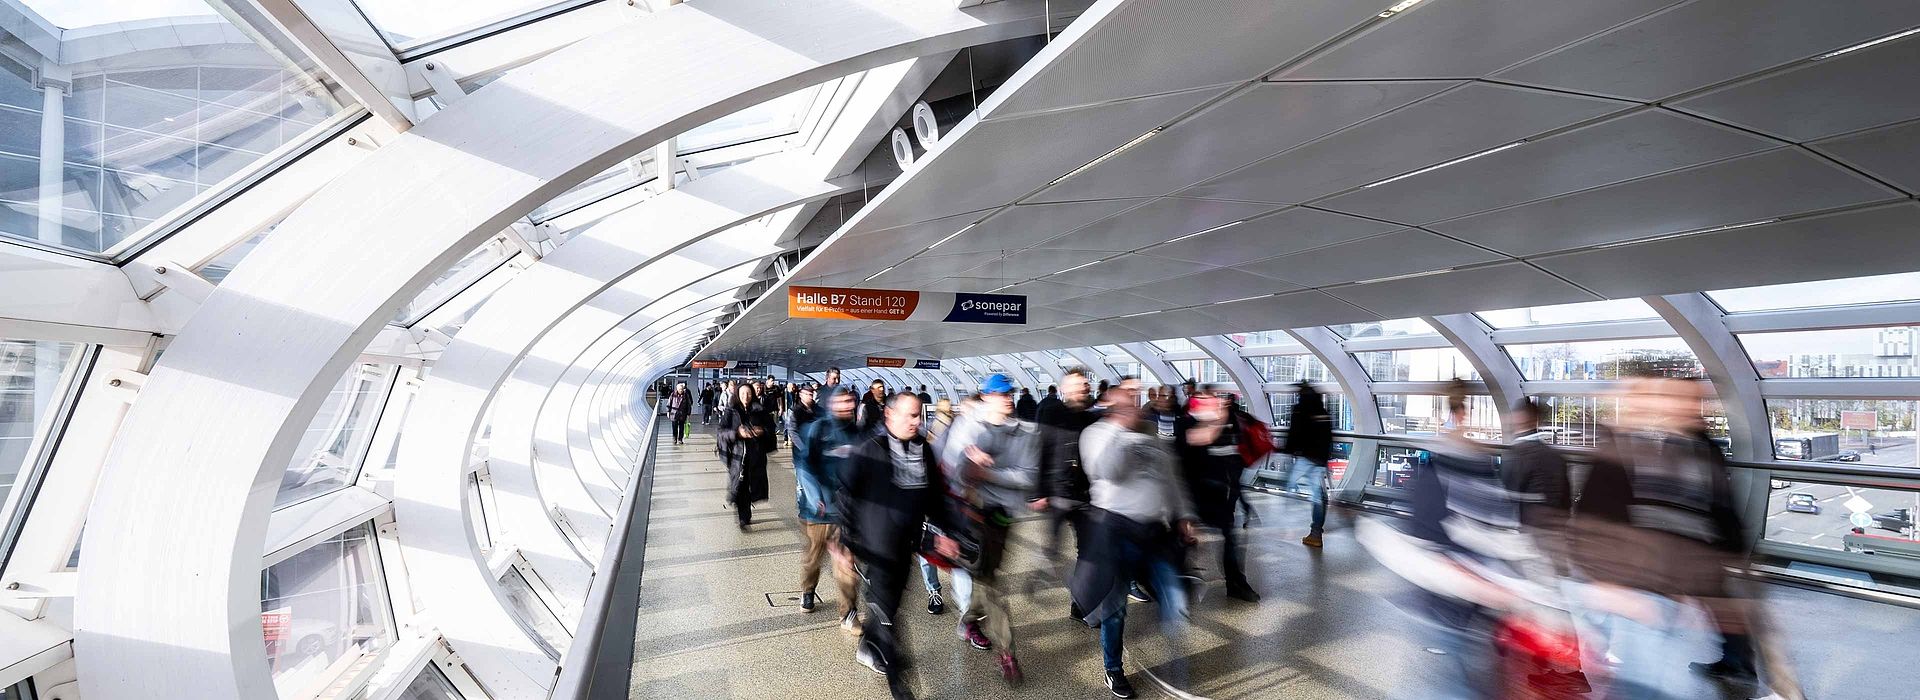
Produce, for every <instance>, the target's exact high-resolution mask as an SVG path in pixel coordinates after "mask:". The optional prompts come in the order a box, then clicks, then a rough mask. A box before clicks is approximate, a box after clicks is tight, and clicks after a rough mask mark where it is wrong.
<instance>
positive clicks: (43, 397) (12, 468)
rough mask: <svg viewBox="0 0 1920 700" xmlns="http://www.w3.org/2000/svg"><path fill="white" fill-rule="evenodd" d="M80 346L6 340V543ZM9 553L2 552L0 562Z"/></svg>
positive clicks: (0, 347)
mask: <svg viewBox="0 0 1920 700" xmlns="http://www.w3.org/2000/svg"><path fill="white" fill-rule="evenodd" d="M79 349H80V346H79V345H78V344H75V343H58V342H52V341H44V340H40V341H35V340H0V527H7V528H8V529H9V532H6V533H0V534H4V535H5V536H3V537H0V542H11V541H12V539H13V533H12V532H11V525H10V523H12V522H14V518H13V515H14V510H16V509H17V508H19V505H18V502H19V500H20V499H21V496H22V494H20V493H17V492H16V488H15V487H17V486H21V485H23V484H25V483H26V481H27V478H26V477H27V476H28V475H29V474H30V473H31V471H32V469H33V467H34V466H35V464H34V462H35V461H36V460H35V456H36V454H37V453H38V452H39V450H38V449H36V448H37V447H38V444H37V442H36V441H38V440H43V439H45V438H46V435H47V431H48V430H49V429H50V428H51V427H52V425H53V416H54V414H56V413H58V412H59V410H60V403H59V401H58V399H59V397H60V395H61V394H62V393H63V392H64V391H65V388H66V387H65V384H64V383H63V382H62V381H61V380H62V378H63V377H65V376H66V372H67V368H68V367H69V366H70V365H71V364H72V363H73V360H74V358H75V357H76V356H77V354H78V353H77V352H76V351H77V350H79ZM5 553H6V552H4V551H0V556H3V555H5Z"/></svg>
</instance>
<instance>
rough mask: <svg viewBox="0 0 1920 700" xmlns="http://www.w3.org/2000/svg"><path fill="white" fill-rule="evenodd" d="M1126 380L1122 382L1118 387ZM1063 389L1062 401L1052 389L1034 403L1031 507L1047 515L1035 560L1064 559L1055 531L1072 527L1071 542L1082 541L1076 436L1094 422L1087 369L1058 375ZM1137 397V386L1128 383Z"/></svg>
mask: <svg viewBox="0 0 1920 700" xmlns="http://www.w3.org/2000/svg"><path fill="white" fill-rule="evenodd" d="M1126 383H1127V382H1125V381H1123V382H1122V384H1126ZM1060 386H1062V387H1064V388H1065V389H1066V392H1065V394H1066V397H1065V399H1062V398H1061V396H1060V393H1059V392H1058V391H1049V392H1048V393H1047V398H1046V400H1044V401H1041V402H1040V413H1039V415H1038V416H1036V418H1037V419H1038V420H1037V422H1038V423H1039V424H1040V440H1041V441H1040V475H1039V479H1038V488H1036V489H1035V491H1034V500H1033V509H1034V510H1035V511H1039V512H1043V513H1047V514H1048V516H1049V517H1048V522H1047V533H1048V537H1047V545H1046V550H1045V553H1044V554H1043V555H1042V557H1041V559H1042V560H1043V561H1050V562H1062V565H1063V566H1064V565H1065V561H1066V560H1063V559H1062V558H1061V557H1060V533H1061V528H1063V527H1064V526H1067V525H1072V526H1073V533H1074V541H1076V542H1084V541H1086V532H1085V528H1084V525H1085V523H1086V509H1087V502H1088V501H1089V500H1090V499H1091V496H1090V495H1089V494H1088V483H1087V472H1086V470H1085V469H1082V468H1081V467H1080V433H1081V431H1084V430H1086V429H1087V427H1088V426H1091V425H1093V423H1094V421H1097V420H1099V419H1100V417H1099V415H1098V414H1096V413H1095V412H1094V411H1093V410H1092V409H1093V394H1092V392H1091V389H1092V388H1093V387H1092V384H1090V383H1089V378H1088V376H1087V370H1085V369H1083V368H1080V367H1071V368H1068V369H1067V370H1066V371H1065V372H1064V373H1062V374H1061V375H1060ZM1133 390H1134V391H1133V393H1131V394H1129V396H1134V397H1137V396H1138V393H1139V386H1138V384H1137V383H1135V384H1134V385H1133Z"/></svg>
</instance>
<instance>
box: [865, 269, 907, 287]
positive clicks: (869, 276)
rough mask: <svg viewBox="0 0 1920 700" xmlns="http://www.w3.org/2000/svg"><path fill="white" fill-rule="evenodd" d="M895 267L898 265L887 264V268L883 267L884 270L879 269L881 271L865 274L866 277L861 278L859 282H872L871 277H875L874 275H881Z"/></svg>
mask: <svg viewBox="0 0 1920 700" xmlns="http://www.w3.org/2000/svg"><path fill="white" fill-rule="evenodd" d="M895 267H899V266H898V265H888V266H887V269H884V270H881V271H879V272H875V273H873V274H871V275H867V278H866V279H863V280H860V283H861V284H866V283H868V282H872V281H873V278H875V277H879V276H881V275H884V274H887V273H889V272H892V271H893V268H895Z"/></svg>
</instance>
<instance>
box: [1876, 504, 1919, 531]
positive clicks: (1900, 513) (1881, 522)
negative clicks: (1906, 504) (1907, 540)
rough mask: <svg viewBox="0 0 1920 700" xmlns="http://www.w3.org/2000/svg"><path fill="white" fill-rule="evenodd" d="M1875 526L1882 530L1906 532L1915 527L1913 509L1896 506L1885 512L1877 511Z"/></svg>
mask: <svg viewBox="0 0 1920 700" xmlns="http://www.w3.org/2000/svg"><path fill="white" fill-rule="evenodd" d="M1873 526H1874V527H1877V528H1880V529H1882V530H1892V531H1894V532H1901V533H1904V532H1906V531H1907V530H1911V529H1913V509H1912V508H1895V509H1893V510H1890V511H1887V512H1885V513H1875V514H1874V515H1873Z"/></svg>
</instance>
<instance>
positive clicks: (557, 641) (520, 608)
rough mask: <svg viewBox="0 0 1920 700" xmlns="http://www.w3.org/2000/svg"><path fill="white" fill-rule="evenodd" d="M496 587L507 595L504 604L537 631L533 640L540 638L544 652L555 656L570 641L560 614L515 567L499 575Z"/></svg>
mask: <svg viewBox="0 0 1920 700" xmlns="http://www.w3.org/2000/svg"><path fill="white" fill-rule="evenodd" d="M500 591H501V592H502V593H505V594H506V595H507V607H508V608H509V609H511V610H512V611H513V613H514V615H515V616H516V617H518V618H520V621H521V622H522V623H525V624H526V625H527V626H528V627H529V628H530V629H532V630H533V632H534V633H535V635H537V636H536V638H535V641H538V642H540V646H541V648H542V649H543V650H544V651H546V652H547V656H550V657H552V658H554V659H559V658H560V655H561V654H562V653H565V652H566V649H567V646H568V645H570V644H572V642H573V636H572V635H570V634H568V633H567V629H566V628H565V627H563V626H561V625H560V618H559V617H557V616H555V615H554V614H553V609H552V608H549V607H547V603H546V601H543V600H541V599H540V595H539V594H538V593H535V592H534V591H533V584H532V583H529V582H528V581H527V577H526V576H525V575H523V574H521V573H520V569H519V568H518V567H510V568H508V569H507V573H506V575H505V576H501V577H500Z"/></svg>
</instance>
